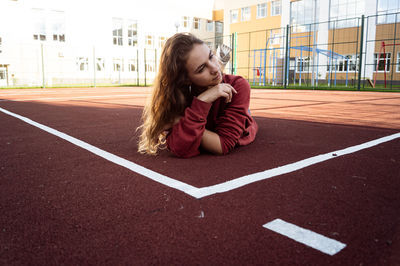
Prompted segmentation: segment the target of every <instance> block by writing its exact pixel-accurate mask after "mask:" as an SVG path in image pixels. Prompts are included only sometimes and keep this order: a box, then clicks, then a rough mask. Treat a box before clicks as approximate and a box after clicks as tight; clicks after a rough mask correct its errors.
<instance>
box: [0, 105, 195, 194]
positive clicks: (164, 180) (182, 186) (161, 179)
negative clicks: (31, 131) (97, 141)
mask: <svg viewBox="0 0 400 266" xmlns="http://www.w3.org/2000/svg"><path fill="white" fill-rule="evenodd" d="M0 111H2V112H3V113H5V114H8V115H10V116H13V117H15V118H18V119H20V120H22V121H24V122H26V123H28V124H30V125H32V126H35V127H37V128H40V129H42V130H44V131H46V132H48V133H50V134H52V135H55V136H57V137H59V138H62V139H64V140H66V141H68V142H70V143H72V144H75V145H76V146H78V147H81V148H82V149H85V150H87V151H90V152H92V153H94V154H96V155H98V156H100V157H102V158H104V159H106V160H109V161H111V162H113V163H115V164H118V165H120V166H123V167H125V168H128V169H129V170H131V171H133V172H136V173H138V174H141V175H143V176H145V177H148V178H150V179H151V180H154V181H156V182H158V183H161V184H163V185H166V186H168V187H171V188H175V189H177V190H180V191H183V192H185V193H188V192H187V191H193V190H194V191H196V189H197V188H196V187H193V186H191V185H188V184H186V183H183V182H181V181H178V180H175V179H172V178H170V177H167V176H165V175H162V174H159V173H157V172H154V171H152V170H150V169H147V168H145V167H143V166H140V165H138V164H136V163H133V162H131V161H128V160H126V159H124V158H121V157H119V156H117V155H114V154H112V153H109V152H107V151H104V150H102V149H99V148H97V147H95V146H93V145H90V144H88V143H86V142H84V141H81V140H79V139H77V138H74V137H71V136H69V135H67V134H65V133H62V132H60V131H58V130H55V129H53V128H51V127H48V126H45V125H43V124H40V123H37V122H35V121H33V120H31V119H29V118H26V117H23V116H21V115H18V114H15V113H12V112H10V111H7V110H5V109H3V108H1V107H0ZM188 194H189V193H188Z"/></svg>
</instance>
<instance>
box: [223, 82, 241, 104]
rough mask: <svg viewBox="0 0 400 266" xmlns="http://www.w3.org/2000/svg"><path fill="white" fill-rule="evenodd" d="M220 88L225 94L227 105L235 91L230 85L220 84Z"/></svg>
mask: <svg viewBox="0 0 400 266" xmlns="http://www.w3.org/2000/svg"><path fill="white" fill-rule="evenodd" d="M222 86H223V91H224V92H225V98H226V102H227V103H229V102H231V101H232V97H233V94H234V93H237V91H236V90H235V88H233V87H232V86H231V85H230V84H222Z"/></svg>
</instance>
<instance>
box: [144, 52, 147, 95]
mask: <svg viewBox="0 0 400 266" xmlns="http://www.w3.org/2000/svg"><path fill="white" fill-rule="evenodd" d="M146 74H147V63H146V48H144V86H145V87H146V86H147V76H146Z"/></svg>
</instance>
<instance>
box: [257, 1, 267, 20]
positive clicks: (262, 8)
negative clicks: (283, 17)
mask: <svg viewBox="0 0 400 266" xmlns="http://www.w3.org/2000/svg"><path fill="white" fill-rule="evenodd" d="M266 16H267V3H263V4H258V5H257V18H265V17H266Z"/></svg>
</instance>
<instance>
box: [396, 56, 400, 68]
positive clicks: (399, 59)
mask: <svg viewBox="0 0 400 266" xmlns="http://www.w3.org/2000/svg"><path fill="white" fill-rule="evenodd" d="M396 72H400V52H398V53H397V62H396Z"/></svg>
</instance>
